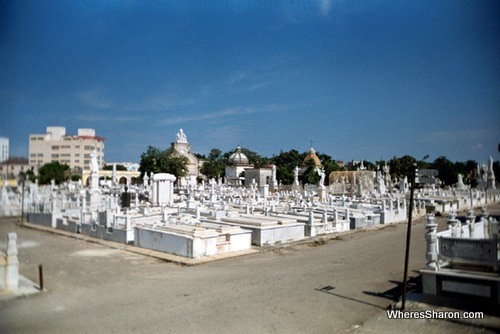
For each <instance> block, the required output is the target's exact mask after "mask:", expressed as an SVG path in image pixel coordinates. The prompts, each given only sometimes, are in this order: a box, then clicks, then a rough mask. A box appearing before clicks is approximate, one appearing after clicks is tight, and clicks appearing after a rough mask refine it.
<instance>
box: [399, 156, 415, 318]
mask: <svg viewBox="0 0 500 334" xmlns="http://www.w3.org/2000/svg"><path fill="white" fill-rule="evenodd" d="M416 174H417V164H413V171H412V175H411V183H410V185H411V189H410V206H409V210H410V211H409V212H408V229H407V231H406V254H405V269H404V270H405V272H404V278H403V298H402V301H401V310H404V309H405V303H406V290H407V287H408V262H409V259H410V240H411V221H412V213H413V192H414V190H415V177H416Z"/></svg>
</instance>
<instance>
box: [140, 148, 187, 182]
mask: <svg viewBox="0 0 500 334" xmlns="http://www.w3.org/2000/svg"><path fill="white" fill-rule="evenodd" d="M187 162H188V159H187V158H186V157H185V156H183V155H180V154H178V153H177V152H176V151H175V150H173V149H171V148H170V149H167V150H165V151H162V150H160V149H159V148H156V147H153V146H148V149H147V150H146V152H144V153H142V154H141V162H140V165H139V171H140V172H141V177H144V174H145V173H148V174H149V173H155V174H156V173H169V174H173V175H175V176H176V177H177V178H180V177H183V176H186V174H187V168H186V166H187Z"/></svg>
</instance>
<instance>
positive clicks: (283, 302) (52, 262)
mask: <svg viewBox="0 0 500 334" xmlns="http://www.w3.org/2000/svg"><path fill="white" fill-rule="evenodd" d="M492 209H493V210H497V211H498V205H497V206H495V207H493V208H492ZM17 220H18V219H16V218H11V219H2V220H0V249H4V248H5V240H6V235H7V233H8V232H12V231H13V232H17V234H18V247H19V254H18V257H19V261H20V274H21V275H23V276H25V277H26V278H28V279H30V280H32V281H33V282H38V265H39V264H42V265H43V271H44V287H45V291H44V292H42V293H40V294H37V295H34V296H30V297H24V298H18V299H14V300H9V301H3V302H0V332H1V333H128V332H136V333H339V332H364V333H382V332H393V333H396V332H399V333H401V332H421V333H424V332H426V333H455V332H457V331H458V332H461V333H464V332H465V333H476V332H482V333H485V332H495V331H499V330H500V319H499V318H495V317H489V318H488V325H487V326H486V325H484V324H481V323H478V324H474V325H473V326H470V325H468V324H464V323H461V322H457V321H454V322H450V321H444V320H439V321H438V320H432V321H430V320H387V316H386V311H385V310H386V308H387V307H389V306H391V305H394V304H395V303H396V301H397V300H398V298H399V296H400V294H401V282H402V280H403V265H404V253H405V241H406V227H407V226H406V224H395V225H389V226H386V227H384V228H382V229H377V230H369V231H359V232H356V233H351V234H348V235H343V236H337V237H335V238H333V237H329V238H317V239H315V240H311V241H309V242H303V243H294V244H290V245H284V246H281V247H269V248H265V249H262V251H260V252H259V253H256V254H251V255H246V256H242V257H237V258H228V259H224V260H220V261H214V262H210V263H205V264H202V265H198V266H182V265H178V264H174V263H167V262H165V261H161V260H158V259H155V258H152V257H147V256H143V255H139V254H134V253H130V252H126V251H123V250H119V249H112V248H108V247H104V246H101V245H99V244H94V243H88V242H84V241H82V240H76V239H72V238H67V237H64V236H60V235H56V234H51V233H46V232H41V231H36V230H33V229H29V228H26V227H20V226H17V225H16V224H15V222H16V221H17ZM438 222H439V224H440V227H439V230H441V229H444V228H445V225H446V224H445V218H439V219H438ZM424 225H425V222H424V221H423V220H419V221H415V222H414V224H413V226H412V230H413V231H412V240H411V253H410V266H409V268H410V277H411V278H412V280H414V279H415V278H416V277H417V276H418V273H417V271H418V270H419V269H421V268H422V267H423V266H424V265H425V263H426V260H425V239H424V234H425V228H424ZM420 307H426V306H425V305H424V306H422V305H420ZM428 307H430V306H428ZM492 324H493V325H492ZM496 325H498V327H496Z"/></svg>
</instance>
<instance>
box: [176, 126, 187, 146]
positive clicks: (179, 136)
mask: <svg viewBox="0 0 500 334" xmlns="http://www.w3.org/2000/svg"><path fill="white" fill-rule="evenodd" d="M176 142H178V143H186V144H187V142H188V141H187V137H186V134H185V133H184V130H182V129H180V130H179V132H177V135H176Z"/></svg>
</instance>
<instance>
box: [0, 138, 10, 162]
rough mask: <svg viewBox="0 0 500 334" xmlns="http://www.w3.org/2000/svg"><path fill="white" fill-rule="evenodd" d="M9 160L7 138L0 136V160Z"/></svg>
mask: <svg viewBox="0 0 500 334" xmlns="http://www.w3.org/2000/svg"><path fill="white" fill-rule="evenodd" d="M5 160H9V138H6V137H0V162H3V161H5Z"/></svg>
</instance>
